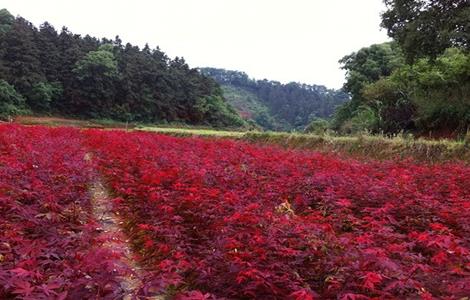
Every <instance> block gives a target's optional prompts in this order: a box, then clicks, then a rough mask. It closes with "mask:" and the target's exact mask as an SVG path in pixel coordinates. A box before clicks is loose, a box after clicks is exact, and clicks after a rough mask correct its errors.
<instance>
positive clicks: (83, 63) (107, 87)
mask: <svg viewBox="0 0 470 300" xmlns="http://www.w3.org/2000/svg"><path fill="white" fill-rule="evenodd" d="M31 111H32V112H35V113H45V114H51V113H52V114H60V115H68V116H77V117H84V118H110V119H117V120H124V121H125V120H128V121H142V122H185V123H190V124H208V125H212V126H242V125H244V124H245V121H243V120H242V119H241V118H240V117H239V115H238V114H237V113H236V111H235V110H234V109H233V108H232V107H231V106H230V105H228V104H227V103H226V102H225V100H224V98H223V94H222V91H221V89H220V86H219V85H218V84H217V83H216V82H215V81H213V80H212V79H209V78H207V77H205V76H202V75H201V74H200V73H199V72H198V71H197V70H196V69H191V68H189V67H188V65H187V64H186V63H185V61H184V59H182V58H178V57H177V58H175V59H170V58H169V57H168V56H167V55H166V54H165V53H164V52H162V51H161V50H160V49H159V48H156V49H150V48H149V47H148V46H145V47H144V48H142V49H140V48H139V47H137V46H134V45H131V44H129V43H127V44H123V43H122V41H121V40H120V39H119V37H116V38H115V39H114V40H109V39H101V40H100V39H97V38H94V37H91V36H89V35H86V36H80V35H77V34H73V33H72V32H70V31H69V30H67V28H65V27H64V28H62V30H60V31H59V32H57V31H56V29H55V28H53V27H52V26H51V25H50V24H48V23H44V24H42V25H41V26H40V27H39V28H36V27H35V26H33V25H32V24H31V23H30V22H28V21H27V20H25V19H24V18H21V17H16V18H15V17H13V16H12V15H11V14H10V13H9V12H8V11H7V10H6V9H3V10H0V118H6V117H8V116H12V115H15V114H20V113H28V112H31Z"/></svg>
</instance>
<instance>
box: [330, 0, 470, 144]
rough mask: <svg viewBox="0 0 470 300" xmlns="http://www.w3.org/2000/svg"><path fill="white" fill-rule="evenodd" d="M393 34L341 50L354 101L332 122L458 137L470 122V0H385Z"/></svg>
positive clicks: (339, 126) (350, 128)
mask: <svg viewBox="0 0 470 300" xmlns="http://www.w3.org/2000/svg"><path fill="white" fill-rule="evenodd" d="M384 2H385V4H386V6H387V10H386V11H385V12H384V13H383V15H382V27H384V28H385V29H386V30H387V32H388V34H389V36H390V37H392V38H393V39H394V41H392V42H389V43H384V44H378V45H372V46H370V47H366V48H363V49H360V50H359V51H357V52H355V53H352V54H350V55H347V56H345V57H344V58H343V59H341V61H340V63H341V64H342V66H343V69H344V70H346V72H347V75H346V83H345V85H344V90H345V91H347V92H348V93H349V94H350V95H351V101H349V102H347V103H346V104H344V105H343V106H341V107H340V109H338V111H337V112H336V114H335V117H334V119H333V121H332V123H331V128H332V129H333V130H336V131H339V132H342V133H351V132H357V131H364V130H366V131H370V132H375V133H380V132H383V133H385V134H395V133H399V132H411V133H415V134H418V135H431V136H436V137H457V136H462V135H464V134H466V133H467V132H468V131H469V129H470V53H469V50H470V44H469V40H470V2H468V0H454V1H446V0H436V1H424V0H420V1H417V0H400V1H399V0H385V1H384Z"/></svg>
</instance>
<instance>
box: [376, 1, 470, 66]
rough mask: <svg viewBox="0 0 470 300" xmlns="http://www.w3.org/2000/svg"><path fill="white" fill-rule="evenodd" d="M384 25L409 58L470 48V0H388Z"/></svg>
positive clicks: (432, 56)
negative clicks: (451, 49)
mask: <svg viewBox="0 0 470 300" xmlns="http://www.w3.org/2000/svg"><path fill="white" fill-rule="evenodd" d="M384 2H385V5H386V6H387V11H385V12H384V13H383V15H382V26H383V27H384V28H386V29H387V31H388V34H389V36H390V37H392V38H393V39H395V40H396V41H397V42H398V43H399V44H400V46H401V47H402V49H403V50H404V52H405V54H406V57H407V58H408V61H410V62H412V61H413V60H414V59H416V58H420V57H431V58H436V57H437V56H438V55H440V54H442V53H444V51H445V50H446V49H447V48H452V47H453V48H460V49H466V50H467V51H468V50H469V49H470V2H469V1H468V0H451V1H449V0H384Z"/></svg>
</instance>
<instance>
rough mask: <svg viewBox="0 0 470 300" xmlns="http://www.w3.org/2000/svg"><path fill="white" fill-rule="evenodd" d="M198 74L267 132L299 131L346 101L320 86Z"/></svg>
mask: <svg viewBox="0 0 470 300" xmlns="http://www.w3.org/2000/svg"><path fill="white" fill-rule="evenodd" d="M199 70H200V72H201V73H202V74H204V75H206V76H208V77H211V78H213V79H214V80H215V81H217V82H218V83H219V84H220V85H221V86H222V90H223V91H224V97H225V99H226V100H227V101H228V102H229V103H230V104H231V105H232V106H233V107H234V108H235V109H236V110H237V111H238V113H239V114H240V115H241V116H242V117H243V118H245V119H246V120H251V122H254V123H256V124H257V125H258V126H261V127H262V128H264V129H268V130H294V129H303V128H304V127H305V126H307V125H308V124H309V123H310V122H311V121H312V120H314V119H317V118H322V119H328V118H330V117H331V116H332V115H333V113H334V111H335V109H336V107H337V106H339V105H341V104H343V103H344V102H346V101H348V100H349V96H348V94H346V93H345V92H343V91H341V90H334V89H328V88H326V87H325V86H322V85H308V84H301V83H295V82H291V83H287V84H282V83H280V82H277V81H270V80H266V79H264V80H254V79H251V78H249V76H248V75H247V74H246V73H244V72H240V71H231V70H225V69H217V68H200V69H199Z"/></svg>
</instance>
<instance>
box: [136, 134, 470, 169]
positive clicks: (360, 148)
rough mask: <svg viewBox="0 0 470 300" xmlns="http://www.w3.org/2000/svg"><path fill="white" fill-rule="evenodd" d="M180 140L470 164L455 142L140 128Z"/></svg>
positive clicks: (468, 147)
mask: <svg viewBox="0 0 470 300" xmlns="http://www.w3.org/2000/svg"><path fill="white" fill-rule="evenodd" d="M136 130H139V131H150V132H156V133H160V134H167V135H172V136H177V137H191V136H202V137H212V138H230V139H237V140H243V141H247V142H252V143H260V144H274V145H279V146H281V147H285V148H293V149H305V150H315V151H319V152H325V153H336V154H340V155H345V154H346V155H348V156H352V157H354V158H359V159H361V158H365V159H378V160H386V159H407V158H410V159H413V160H416V161H425V162H431V163H433V162H446V161H462V162H470V144H469V143H468V142H465V141H455V140H446V139H442V140H426V139H422V138H419V139H414V138H407V137H402V136H397V137H393V138H388V137H383V136H375V135H368V134H363V135H356V136H330V135H315V134H304V133H284V132H256V131H249V132H241V131H238V132H237V131H218V130H200V129H182V128H161V127H141V128H136Z"/></svg>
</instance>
